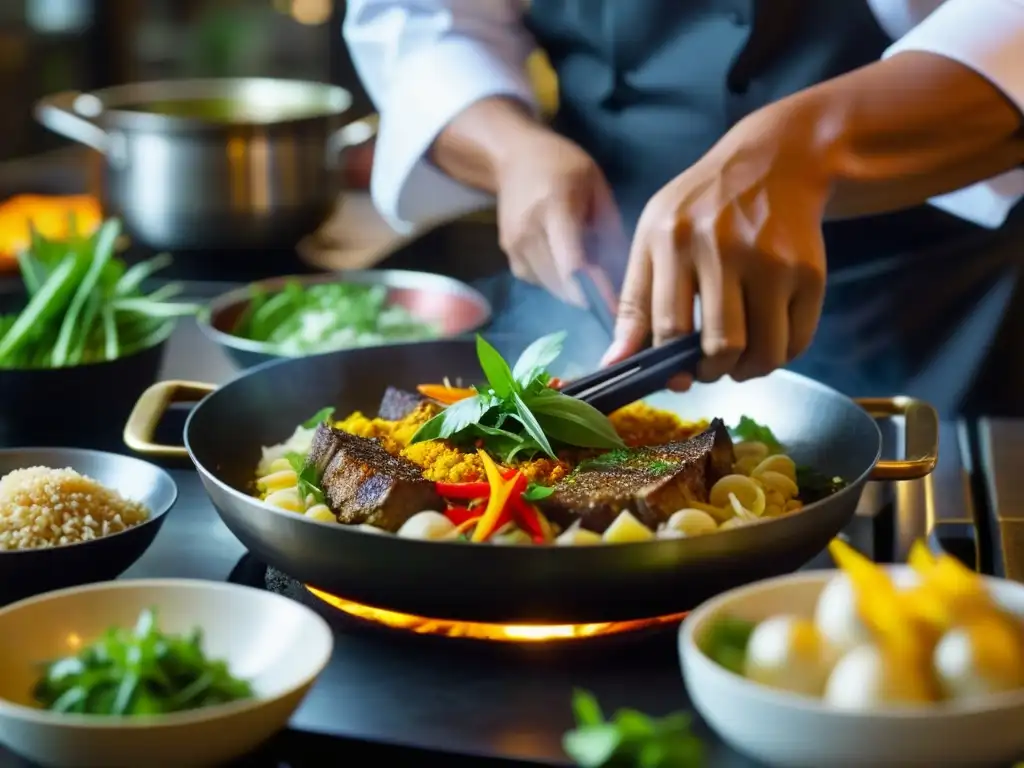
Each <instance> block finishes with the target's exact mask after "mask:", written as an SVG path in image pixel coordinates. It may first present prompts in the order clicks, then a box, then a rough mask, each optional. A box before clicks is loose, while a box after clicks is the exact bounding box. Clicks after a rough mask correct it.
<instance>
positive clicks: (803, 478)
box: [796, 467, 847, 504]
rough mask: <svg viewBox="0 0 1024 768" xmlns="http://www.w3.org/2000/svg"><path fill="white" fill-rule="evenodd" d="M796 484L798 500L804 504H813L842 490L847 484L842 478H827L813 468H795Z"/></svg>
mask: <svg viewBox="0 0 1024 768" xmlns="http://www.w3.org/2000/svg"><path fill="white" fill-rule="evenodd" d="M796 484H797V487H798V488H799V489H800V493H799V496H798V498H799V499H800V501H802V502H803V503H804V504H813V503H814V502H816V501H820V500H821V499H824V498H825V497H826V496H831V495H832V494H833V493H836V492H837V491H841V490H843V488H845V487H846V485H847V483H846V481H845V480H843V478H841V477H838V476H835V477H829V476H828V475H826V474H824V473H823V472H819V471H818V470H816V469H814V468H813V467H797V468H796Z"/></svg>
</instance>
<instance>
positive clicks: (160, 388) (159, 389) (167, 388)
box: [123, 380, 217, 459]
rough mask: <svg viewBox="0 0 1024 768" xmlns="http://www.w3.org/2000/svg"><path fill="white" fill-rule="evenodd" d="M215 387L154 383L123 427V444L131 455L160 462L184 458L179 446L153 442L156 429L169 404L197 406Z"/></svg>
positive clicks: (185, 452)
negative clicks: (129, 450) (149, 457)
mask: <svg viewBox="0 0 1024 768" xmlns="http://www.w3.org/2000/svg"><path fill="white" fill-rule="evenodd" d="M216 388H217V387H216V386H215V385H213V384H204V383H203V382H201V381H177V380H172V381H158V382H157V383H156V384H154V385H153V386H151V387H149V388H148V389H147V390H146V391H145V392H143V393H142V394H141V395H140V396H139V399H138V400H137V401H136V402H135V407H134V408H132V412H131V415H129V416H128V422H127V423H126V424H125V425H124V435H123V437H124V443H125V445H127V446H128V447H129V448H131V449H132V450H133V451H135V453H141V454H142V455H144V456H156V457H158V458H163V459H180V458H188V449H187V448H186V447H185V446H183V445H162V444H160V443H154V442H153V435H154V434H156V428H157V426H159V424H160V420H161V419H163V417H164V414H165V413H167V408H168V407H169V406H170V405H172V404H173V403H197V402H199V401H200V400H202V399H203V398H204V397H206V396H207V395H208V394H210V393H211V392H213V391H214V390H215V389H216Z"/></svg>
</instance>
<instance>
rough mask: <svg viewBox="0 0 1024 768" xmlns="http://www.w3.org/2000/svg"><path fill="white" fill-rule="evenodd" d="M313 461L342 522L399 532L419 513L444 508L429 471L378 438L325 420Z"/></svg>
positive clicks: (311, 453) (315, 441)
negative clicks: (389, 449) (395, 453)
mask: <svg viewBox="0 0 1024 768" xmlns="http://www.w3.org/2000/svg"><path fill="white" fill-rule="evenodd" d="M308 462H309V463H310V464H312V465H313V466H314V467H315V468H316V470H317V475H318V476H319V477H320V478H321V480H320V488H321V489H322V490H323V492H324V500H325V501H326V502H327V506H329V507H330V508H331V510H332V511H333V512H334V513H335V514H336V515H337V516H338V521H339V522H342V523H346V524H349V525H352V524H357V523H368V524H370V525H374V526H377V527H378V528H383V529H384V530H386V531H391V532H392V533H394V532H395V531H397V530H398V529H399V528H401V527H402V524H403V523H405V521H406V520H408V519H409V518H410V517H412V516H413V515H415V514H416V513H417V512H419V511H421V510H424V509H442V502H441V498H440V497H439V496H438V495H437V490H436V489H435V488H434V484H433V483H432V482H430V481H429V480H426V479H424V477H423V471H422V470H421V469H420V468H419V467H417V466H416V465H415V464H413V463H412V462H411V461H409V460H407V459H403V458H401V457H400V456H392V455H391V454H390V453H388V452H387V451H386V450H384V446H382V445H381V444H380V443H379V442H378V441H377V440H373V439H370V438H366V437H357V436H356V435H350V434H349V433H347V432H342V431H341V430H339V429H334V428H333V427H330V426H328V425H326V424H321V425H320V426H319V427H317V430H316V434H315V435H314V436H313V445H312V447H311V448H310V451H309V458H308Z"/></svg>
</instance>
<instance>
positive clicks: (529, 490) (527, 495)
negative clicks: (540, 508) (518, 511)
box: [523, 483, 555, 501]
mask: <svg viewBox="0 0 1024 768" xmlns="http://www.w3.org/2000/svg"><path fill="white" fill-rule="evenodd" d="M554 492H555V489H554V488H552V487H550V486H547V485H538V484H537V483H530V484H529V485H527V486H526V490H525V491H523V499H524V500H525V501H542V500H543V499H546V498H547V497H548V496H550V495H551V494H553V493H554Z"/></svg>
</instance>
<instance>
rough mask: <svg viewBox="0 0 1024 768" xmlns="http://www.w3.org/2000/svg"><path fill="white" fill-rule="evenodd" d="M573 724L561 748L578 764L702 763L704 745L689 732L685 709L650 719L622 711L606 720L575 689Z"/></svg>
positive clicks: (662, 767) (668, 766)
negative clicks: (573, 726)
mask: <svg viewBox="0 0 1024 768" xmlns="http://www.w3.org/2000/svg"><path fill="white" fill-rule="evenodd" d="M572 705H573V711H574V713H575V716H576V728H575V729H573V730H572V731H569V732H568V733H567V734H565V737H564V738H563V739H562V747H563V749H565V752H566V754H568V755H569V757H571V758H572V759H573V760H574V761H575V762H576V764H577V765H580V766H583V767H584V768H602V767H603V766H609V768H610V767H611V766H623V767H624V768H625V767H626V766H639V767H640V768H697V767H698V766H700V765H703V761H704V749H703V745H702V744H701V742H700V739H698V738H697V737H696V736H694V735H693V733H692V731H691V730H690V717H689V716H688V715H686V714H683V713H678V714H672V715H669V716H667V717H663V718H652V717H648V716H647V715H645V714H643V713H642V712H637V711H636V710H633V709H620V710H619V711H618V712H616V713H615V714H614V715H613V716H612V718H611V719H610V720H606V719H605V717H604V714H603V713H602V712H601V707H600V705H599V704H598V703H597V699H595V698H594V696H593V695H592V694H590V693H587V692H586V691H579V690H577V691H575V692H574V693H573V700H572Z"/></svg>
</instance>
